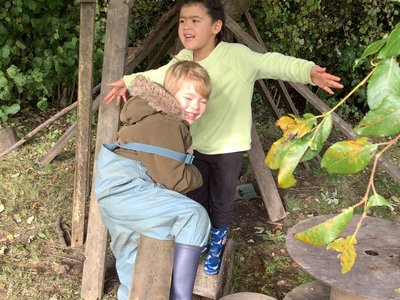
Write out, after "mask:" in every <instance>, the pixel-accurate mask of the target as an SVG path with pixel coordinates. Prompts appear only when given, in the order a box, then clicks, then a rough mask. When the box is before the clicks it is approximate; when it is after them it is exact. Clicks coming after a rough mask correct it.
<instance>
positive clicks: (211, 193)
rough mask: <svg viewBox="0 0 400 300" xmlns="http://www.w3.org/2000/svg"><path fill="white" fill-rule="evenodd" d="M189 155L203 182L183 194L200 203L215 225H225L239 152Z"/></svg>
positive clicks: (239, 156) (229, 211) (227, 218)
mask: <svg viewBox="0 0 400 300" xmlns="http://www.w3.org/2000/svg"><path fill="white" fill-rule="evenodd" d="M193 154H194V156H195V159H194V161H193V164H194V165H195V166H196V167H197V168H198V169H199V171H200V173H201V175H202V176H203V185H202V186H201V187H199V188H198V189H196V190H194V191H192V192H190V193H188V194H187V196H188V197H190V198H192V199H193V200H195V201H197V202H198V203H200V204H201V205H203V206H204V208H205V209H206V210H207V212H208V215H209V216H210V220H211V224H212V225H213V226H214V227H215V228H221V227H225V226H228V225H229V223H230V221H231V219H232V215H233V201H234V197H235V191H236V185H237V183H238V179H239V175H240V169H241V167H242V160H243V152H234V153H226V154H213V155H207V154H202V153H200V152H198V151H194V153H193Z"/></svg>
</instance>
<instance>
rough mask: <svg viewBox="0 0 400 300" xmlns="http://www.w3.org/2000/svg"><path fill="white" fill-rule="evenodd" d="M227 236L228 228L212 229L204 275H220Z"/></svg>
mask: <svg viewBox="0 0 400 300" xmlns="http://www.w3.org/2000/svg"><path fill="white" fill-rule="evenodd" d="M227 236H228V226H225V227H222V228H215V227H211V242H210V251H209V252H208V256H207V258H206V261H205V263H204V273H206V274H207V275H216V274H218V273H219V269H220V268H221V261H222V254H223V253H224V249H225V244H226V239H227Z"/></svg>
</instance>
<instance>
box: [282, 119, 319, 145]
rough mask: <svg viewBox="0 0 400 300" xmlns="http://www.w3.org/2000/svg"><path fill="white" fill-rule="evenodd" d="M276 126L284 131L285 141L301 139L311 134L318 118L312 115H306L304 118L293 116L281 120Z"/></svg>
mask: <svg viewBox="0 0 400 300" xmlns="http://www.w3.org/2000/svg"><path fill="white" fill-rule="evenodd" d="M275 124H276V125H277V126H278V127H279V128H280V129H281V130H282V131H283V137H284V138H285V139H292V138H294V137H298V138H301V137H303V136H305V135H306V134H307V133H309V132H311V130H312V129H313V127H314V125H315V124H316V118H315V117H314V115H312V114H310V113H307V114H304V118H300V117H298V116H296V115H292V114H291V115H289V116H283V117H281V118H279V120H278V121H276V123H275Z"/></svg>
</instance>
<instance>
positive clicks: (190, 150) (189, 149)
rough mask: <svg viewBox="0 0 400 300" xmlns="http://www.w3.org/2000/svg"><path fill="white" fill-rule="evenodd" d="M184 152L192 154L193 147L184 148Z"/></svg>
mask: <svg viewBox="0 0 400 300" xmlns="http://www.w3.org/2000/svg"><path fill="white" fill-rule="evenodd" d="M186 153H189V154H193V147H192V146H190V147H189V148H188V149H187V150H186Z"/></svg>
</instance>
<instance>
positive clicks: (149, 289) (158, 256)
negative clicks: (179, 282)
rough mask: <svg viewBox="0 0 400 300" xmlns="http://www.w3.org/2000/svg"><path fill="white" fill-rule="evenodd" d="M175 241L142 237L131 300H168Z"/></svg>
mask: <svg viewBox="0 0 400 300" xmlns="http://www.w3.org/2000/svg"><path fill="white" fill-rule="evenodd" d="M173 259H174V241H173V240H172V241H162V240H157V239H153V238H150V237H146V236H140V241H139V248H138V252H137V255H136V261H135V268H134V273H133V274H134V275H133V277H132V284H131V286H132V288H131V289H130V293H129V296H128V299H129V300H142V299H158V300H168V299H169V291H170V288H171V278H172V266H173Z"/></svg>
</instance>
